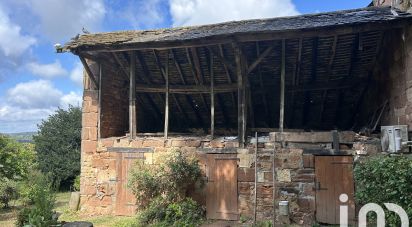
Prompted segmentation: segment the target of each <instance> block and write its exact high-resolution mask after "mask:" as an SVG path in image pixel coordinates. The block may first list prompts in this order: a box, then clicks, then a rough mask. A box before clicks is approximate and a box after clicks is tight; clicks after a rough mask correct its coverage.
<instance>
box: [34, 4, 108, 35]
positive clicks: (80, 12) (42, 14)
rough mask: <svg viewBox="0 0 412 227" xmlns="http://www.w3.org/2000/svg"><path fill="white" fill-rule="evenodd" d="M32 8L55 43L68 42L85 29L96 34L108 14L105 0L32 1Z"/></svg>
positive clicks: (43, 28)
mask: <svg viewBox="0 0 412 227" xmlns="http://www.w3.org/2000/svg"><path fill="white" fill-rule="evenodd" d="M30 7H31V9H32V12H33V13H34V14H35V15H37V16H38V17H39V18H40V22H41V28H42V30H43V31H44V32H45V34H46V35H47V36H48V38H49V39H50V40H51V41H53V42H60V41H67V40H68V39H69V38H70V37H73V36H75V35H76V34H78V33H81V32H82V28H83V27H85V28H86V29H88V30H89V31H93V32H96V30H99V29H100V26H101V24H102V22H103V19H104V16H105V14H106V9H105V5H104V1H103V0H77V1H75V2H74V1H73V0H41V1H40V0H30Z"/></svg>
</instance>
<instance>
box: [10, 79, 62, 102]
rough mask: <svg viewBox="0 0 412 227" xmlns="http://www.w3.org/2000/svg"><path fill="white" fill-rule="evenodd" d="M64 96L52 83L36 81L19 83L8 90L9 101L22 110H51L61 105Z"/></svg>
mask: <svg viewBox="0 0 412 227" xmlns="http://www.w3.org/2000/svg"><path fill="white" fill-rule="evenodd" d="M62 95H63V94H62V92H61V91H60V90H58V89H57V88H55V87H54V86H53V85H52V84H51V82H50V81H47V80H35V81H29V82H24V83H19V84H17V85H16V86H15V87H13V88H11V89H10V90H8V92H7V100H8V102H9V103H11V104H13V105H15V106H18V107H22V108H50V107H55V106H58V105H59V104H60V98H61V97H62Z"/></svg>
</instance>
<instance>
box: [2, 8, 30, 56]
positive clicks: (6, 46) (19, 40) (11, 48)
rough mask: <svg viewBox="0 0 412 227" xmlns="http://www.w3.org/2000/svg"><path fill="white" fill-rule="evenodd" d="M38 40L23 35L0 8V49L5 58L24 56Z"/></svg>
mask: <svg viewBox="0 0 412 227" xmlns="http://www.w3.org/2000/svg"><path fill="white" fill-rule="evenodd" d="M35 43H36V39H35V38H34V37H32V36H29V35H24V34H22V33H21V27H20V26H19V25H17V24H14V23H13V22H12V21H11V20H10V18H9V17H8V15H7V14H6V13H5V12H4V11H3V10H2V8H1V6H0V49H1V51H2V52H3V55H4V56H5V57H16V56H20V55H21V54H23V53H24V52H25V51H26V50H27V49H29V48H30V47H31V46H32V45H33V44H35Z"/></svg>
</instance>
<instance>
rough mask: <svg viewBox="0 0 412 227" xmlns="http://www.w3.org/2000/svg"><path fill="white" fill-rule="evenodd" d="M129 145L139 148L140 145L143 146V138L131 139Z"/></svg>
mask: <svg viewBox="0 0 412 227" xmlns="http://www.w3.org/2000/svg"><path fill="white" fill-rule="evenodd" d="M130 145H131V147H133V148H141V147H143V140H140V139H139V140H133V141H132V142H131V143H130Z"/></svg>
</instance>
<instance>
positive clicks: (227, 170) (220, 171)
mask: <svg viewBox="0 0 412 227" xmlns="http://www.w3.org/2000/svg"><path fill="white" fill-rule="evenodd" d="M215 163H216V164H215V176H216V197H217V210H216V213H217V216H218V217H219V219H223V220H238V219H239V211H238V193H237V160H233V159H232V160H230V159H215Z"/></svg>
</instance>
